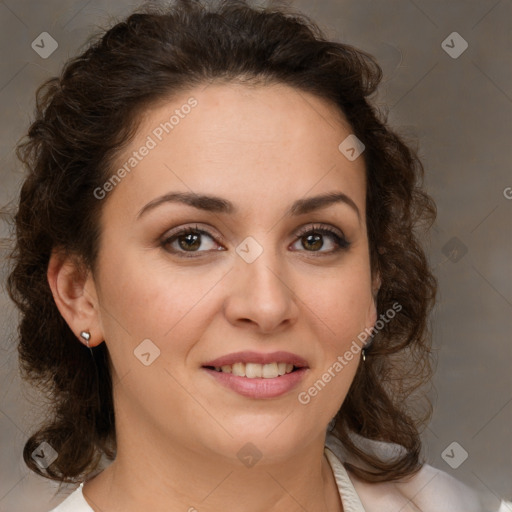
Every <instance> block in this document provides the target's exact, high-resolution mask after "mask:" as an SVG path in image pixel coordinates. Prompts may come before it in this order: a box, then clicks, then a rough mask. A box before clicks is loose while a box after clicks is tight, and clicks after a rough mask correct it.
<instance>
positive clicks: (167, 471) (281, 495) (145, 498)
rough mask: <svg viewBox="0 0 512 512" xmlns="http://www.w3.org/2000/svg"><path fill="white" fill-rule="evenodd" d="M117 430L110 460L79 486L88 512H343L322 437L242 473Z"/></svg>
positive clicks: (225, 461) (212, 458)
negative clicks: (100, 511)
mask: <svg viewBox="0 0 512 512" xmlns="http://www.w3.org/2000/svg"><path fill="white" fill-rule="evenodd" d="M120 427H121V428H120ZM123 427H124V425H117V428H118V430H120V432H124V433H125V434H124V435H123V434H120V435H118V438H117V456H116V460H115V461H114V462H113V463H112V464H111V465H110V466H109V467H108V468H107V469H105V470H104V471H103V472H102V473H101V474H99V475H98V476H97V477H96V478H94V479H93V480H91V481H89V482H87V483H86V484H85V485H84V489H83V493H84V497H85V498H86V500H87V501H88V503H89V504H90V505H91V507H92V508H93V509H94V510H95V511H96V510H98V511H99V510H123V511H125V512H132V511H133V512H135V511H140V510H152V511H154V512H164V511H165V512H168V511H169V510H183V511H188V512H216V511H218V510H230V511H231V512H262V511H265V512H303V511H304V510H308V511H309V512H321V511H322V512H325V510H329V511H331V512H337V511H342V505H341V501H340V498H339V493H338V489H337V486H336V482H335V479H334V476H333V474H332V470H331V468H330V465H329V462H328V461H327V459H326V457H325V455H324V441H325V436H319V438H318V439H316V440H315V441H314V442H312V443H310V444H309V445H308V446H302V447H301V448H300V449H297V450H296V451H295V453H293V454H291V455H290V457H289V458H286V459H285V460H279V461H272V460H270V459H269V458H267V457H262V459H261V460H259V461H258V462H257V463H256V464H255V465H253V466H252V467H246V466H244V465H243V464H241V463H240V461H236V462H235V461H233V460H232V459H229V458H223V457H219V456H218V455H216V454H214V453H211V452H210V453H207V450H204V451H200V450H190V449H188V448H186V447H183V445H180V444H179V443H169V442H168V441H163V442H162V443H160V442H158V441H157V439H156V437H157V436H152V435H149V434H150V433H149V432H146V433H145V434H146V435H142V433H141V431H140V430H138V429H137V428H134V429H130V428H128V429H126V430H125V429H124V428H123Z"/></svg>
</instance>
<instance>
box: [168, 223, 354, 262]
mask: <svg viewBox="0 0 512 512" xmlns="http://www.w3.org/2000/svg"><path fill="white" fill-rule="evenodd" d="M308 234H311V235H313V234H315V235H327V236H329V237H331V238H332V239H333V241H334V243H335V244H336V246H337V247H336V249H333V250H330V251H307V250H306V251H305V252H308V253H311V255H312V256H314V257H320V256H329V255H332V254H335V253H337V252H339V251H342V250H346V249H348V248H349V247H350V245H351V242H349V241H348V240H347V239H346V238H345V237H344V236H343V235H341V236H340V235H339V234H338V232H337V231H336V230H334V229H333V228H330V227H328V226H322V225H313V226H305V227H303V228H301V229H300V230H299V231H298V232H297V233H296V234H295V236H296V237H297V240H296V241H295V242H294V243H296V242H297V241H298V240H300V239H301V238H302V237H304V236H305V235H308ZM186 235H206V236H207V237H209V238H211V239H212V240H215V237H214V235H213V234H212V233H210V232H209V231H206V230H204V229H201V228H199V227H198V226H197V225H196V226H195V227H186V228H182V229H180V230H178V231H176V232H175V233H173V234H172V235H170V236H167V237H165V238H164V239H163V240H162V242H161V245H162V247H163V248H164V249H165V250H167V251H168V249H167V247H168V245H170V244H171V243H172V242H174V241H175V240H177V239H179V238H180V237H182V236H186ZM170 252H172V253H173V254H178V255H179V257H182V258H197V257H200V255H201V253H204V252H212V251H183V250H172V251H170ZM315 253H318V254H315Z"/></svg>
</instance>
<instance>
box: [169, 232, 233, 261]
mask: <svg viewBox="0 0 512 512" xmlns="http://www.w3.org/2000/svg"><path fill="white" fill-rule="evenodd" d="M161 244H162V247H163V248H164V249H165V250H166V251H168V252H170V253H173V254H176V255H178V256H184V257H186V256H192V255H194V253H196V255H197V256H200V255H201V254H202V253H205V252H211V251H220V250H223V249H224V248H223V247H222V246H221V245H219V244H218V243H217V242H216V241H215V239H214V238H213V235H211V234H210V233H208V232H207V231H205V230H203V229H199V228H185V229H180V230H178V231H177V232H175V233H173V234H172V235H170V236H167V237H165V239H164V240H163V241H162V242H161ZM185 253H188V255H187V254H185Z"/></svg>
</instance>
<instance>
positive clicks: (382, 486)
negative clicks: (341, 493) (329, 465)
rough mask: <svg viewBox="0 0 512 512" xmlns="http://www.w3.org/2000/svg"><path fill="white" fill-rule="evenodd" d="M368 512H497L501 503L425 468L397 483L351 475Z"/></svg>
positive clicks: (442, 474)
mask: <svg viewBox="0 0 512 512" xmlns="http://www.w3.org/2000/svg"><path fill="white" fill-rule="evenodd" d="M348 473H349V476H350V479H351V480H352V483H353V484H354V488H355V489H356V491H357V493H358V495H359V497H360V499H361V502H362V503H363V505H364V507H365V510H366V511H367V512H374V511H380V512H385V511H387V510H390V511H391V510H400V511H401V512H419V511H421V512H439V511H441V510H442V511H444V512H460V511H464V512H484V511H488V512H491V511H494V512H497V511H498V508H499V503H495V504H494V505H495V506H494V507H493V508H490V507H492V505H491V504H487V505H486V504H485V503H484V502H483V501H484V497H483V496H482V495H480V494H479V493H477V492H476V491H474V490H473V489H471V488H470V487H468V486H467V485H465V484H464V483H462V482H460V481H459V480H457V479H455V478H453V477H452V476H450V475H449V474H447V473H445V472H444V471H441V470H439V469H436V468H434V467H432V466H429V465H428V464H424V465H423V467H422V468H421V470H420V471H419V472H418V473H416V474H415V475H413V476H411V477H409V478H407V479H403V480H400V481H394V482H378V483H369V482H365V481H363V480H360V479H358V478H357V477H356V476H355V475H353V474H352V473H350V472H348Z"/></svg>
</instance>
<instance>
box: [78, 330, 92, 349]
mask: <svg viewBox="0 0 512 512" xmlns="http://www.w3.org/2000/svg"><path fill="white" fill-rule="evenodd" d="M80 337H81V338H83V339H84V340H85V342H86V343H87V347H89V340H90V339H91V333H90V332H88V331H82V332H81V333H80ZM89 348H90V347H89Z"/></svg>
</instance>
